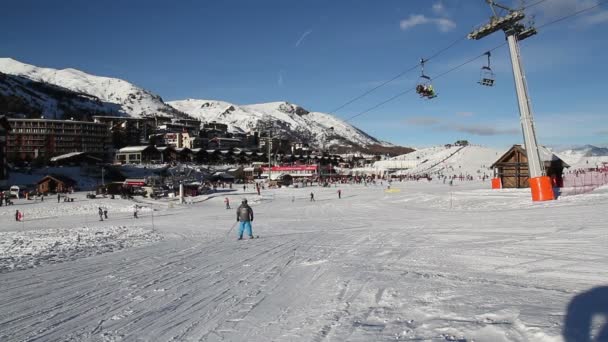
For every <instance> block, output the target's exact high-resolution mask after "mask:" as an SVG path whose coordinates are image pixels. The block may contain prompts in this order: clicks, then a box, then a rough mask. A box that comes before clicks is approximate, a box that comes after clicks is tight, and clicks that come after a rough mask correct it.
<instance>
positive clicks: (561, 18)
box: [344, 0, 608, 122]
mask: <svg viewBox="0 0 608 342" xmlns="http://www.w3.org/2000/svg"><path fill="white" fill-rule="evenodd" d="M606 2H608V0H602V1H600V2H598V3H597V4H596V5H594V6H590V7H587V8H584V9H582V10H579V11H576V12H574V13H571V14H568V15H565V16H563V17H560V18H557V19H555V20H552V21H549V22H547V23H544V24H542V25H540V26H538V28H542V27H546V26H549V25H553V24H556V23H558V22H561V21H563V20H566V19H568V18H571V17H574V16H577V15H579V14H582V13H584V12H587V11H590V10H592V9H595V8H598V7H600V6H601V5H603V4H605V3H606ZM528 7H531V6H528ZM505 45H507V42H504V43H502V44H500V45H498V46H496V47H494V48H492V49H490V50H488V51H487V52H492V51H494V50H496V49H499V48H501V47H503V46H505ZM485 55H486V52H484V53H483V54H481V55H478V56H476V57H474V58H471V59H469V60H467V61H466V62H464V63H462V64H459V65H457V66H455V67H454V68H452V69H450V70H447V71H445V72H443V73H441V74H439V75H437V76H435V77H434V79H437V78H441V77H443V76H445V75H447V74H449V73H451V72H453V71H456V70H458V69H460V68H461V67H463V66H465V65H467V64H469V63H471V62H473V61H475V60H477V59H478V58H480V57H482V56H485ZM416 66H418V65H416ZM415 89H416V87H412V88H409V89H407V90H406V91H403V92H401V93H398V94H396V95H394V96H392V97H390V98H388V99H386V100H384V101H382V102H380V103H378V104H376V105H374V106H372V107H370V108H368V109H366V110H364V111H362V112H359V113H357V114H355V115H353V116H351V117H349V118H348V119H346V120H344V121H345V122H349V121H351V120H353V119H355V118H357V117H359V116H361V115H364V114H367V113H369V112H371V111H372V110H374V109H376V108H378V107H380V106H382V105H384V104H386V103H389V102H391V101H394V100H395V99H397V98H399V97H401V96H403V95H405V94H408V93H410V92H412V91H413V90H415Z"/></svg>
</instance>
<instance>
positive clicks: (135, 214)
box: [133, 204, 138, 218]
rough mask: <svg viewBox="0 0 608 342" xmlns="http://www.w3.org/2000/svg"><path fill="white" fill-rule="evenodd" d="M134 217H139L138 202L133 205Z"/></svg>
mask: <svg viewBox="0 0 608 342" xmlns="http://www.w3.org/2000/svg"><path fill="white" fill-rule="evenodd" d="M133 218H138V217H137V204H136V205H134V206H133Z"/></svg>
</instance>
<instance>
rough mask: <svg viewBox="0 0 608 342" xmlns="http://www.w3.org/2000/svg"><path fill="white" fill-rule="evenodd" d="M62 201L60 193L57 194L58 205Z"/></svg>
mask: <svg viewBox="0 0 608 342" xmlns="http://www.w3.org/2000/svg"><path fill="white" fill-rule="evenodd" d="M60 199H61V194H60V193H57V203H59V202H60Z"/></svg>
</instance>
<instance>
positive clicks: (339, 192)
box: [338, 189, 342, 199]
mask: <svg viewBox="0 0 608 342" xmlns="http://www.w3.org/2000/svg"><path fill="white" fill-rule="evenodd" d="M340 198H342V190H341V189H338V199H340Z"/></svg>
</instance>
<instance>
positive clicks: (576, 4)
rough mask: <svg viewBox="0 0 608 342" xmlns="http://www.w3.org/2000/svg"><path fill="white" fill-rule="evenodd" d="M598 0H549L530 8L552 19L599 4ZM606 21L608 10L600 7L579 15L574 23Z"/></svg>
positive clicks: (586, 23)
mask: <svg viewBox="0 0 608 342" xmlns="http://www.w3.org/2000/svg"><path fill="white" fill-rule="evenodd" d="M599 3H600V1H599V0H551V1H546V2H544V3H541V4H540V5H539V6H536V7H535V8H533V9H532V13H533V14H534V15H539V16H540V17H542V18H543V19H544V20H547V21H549V20H553V19H556V18H560V17H563V16H566V15H569V14H572V13H575V12H578V11H581V10H584V9H585V8H589V7H592V6H595V5H597V4H599ZM605 22H608V10H603V9H602V8H601V7H600V8H596V9H594V10H593V11H590V12H588V13H586V14H583V15H581V16H580V17H579V18H578V19H577V20H576V23H578V24H581V25H584V26H591V25H596V24H601V23H605Z"/></svg>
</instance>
